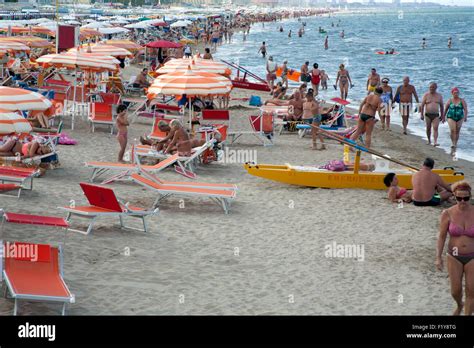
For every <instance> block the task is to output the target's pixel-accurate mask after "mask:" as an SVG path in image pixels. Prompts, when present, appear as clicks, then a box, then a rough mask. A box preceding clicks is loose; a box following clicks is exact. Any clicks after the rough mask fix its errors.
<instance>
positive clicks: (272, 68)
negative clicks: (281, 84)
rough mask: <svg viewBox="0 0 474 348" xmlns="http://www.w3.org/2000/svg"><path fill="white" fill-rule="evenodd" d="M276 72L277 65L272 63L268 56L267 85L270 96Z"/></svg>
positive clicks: (271, 58)
mask: <svg viewBox="0 0 474 348" xmlns="http://www.w3.org/2000/svg"><path fill="white" fill-rule="evenodd" d="M276 70H277V64H276V63H275V62H274V61H273V57H272V56H269V57H268V61H267V83H268V87H270V91H271V92H270V94H271V95H272V94H273V84H274V83H275V80H276Z"/></svg>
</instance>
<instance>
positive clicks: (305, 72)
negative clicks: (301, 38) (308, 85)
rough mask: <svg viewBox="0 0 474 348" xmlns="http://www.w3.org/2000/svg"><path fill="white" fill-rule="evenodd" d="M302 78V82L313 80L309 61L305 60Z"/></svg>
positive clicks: (302, 67)
mask: <svg viewBox="0 0 474 348" xmlns="http://www.w3.org/2000/svg"><path fill="white" fill-rule="evenodd" d="M300 80H301V82H311V75H310V74H309V62H305V63H304V64H303V65H302V66H301V72H300Z"/></svg>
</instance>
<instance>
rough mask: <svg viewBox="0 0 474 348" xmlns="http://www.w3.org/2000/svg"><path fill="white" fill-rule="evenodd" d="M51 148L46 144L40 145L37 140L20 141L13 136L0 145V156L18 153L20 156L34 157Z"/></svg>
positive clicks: (49, 150) (46, 152) (11, 155)
mask: <svg viewBox="0 0 474 348" xmlns="http://www.w3.org/2000/svg"><path fill="white" fill-rule="evenodd" d="M51 151H52V149H51V148H50V147H49V146H48V145H41V144H40V143H38V142H37V141H31V142H29V143H21V142H20V141H19V140H17V139H15V138H11V139H9V140H7V141H6V142H5V144H3V145H1V146H0V156H2V157H14V156H17V155H18V154H19V155H20V157H21V158H28V157H35V156H41V155H46V154H48V153H51Z"/></svg>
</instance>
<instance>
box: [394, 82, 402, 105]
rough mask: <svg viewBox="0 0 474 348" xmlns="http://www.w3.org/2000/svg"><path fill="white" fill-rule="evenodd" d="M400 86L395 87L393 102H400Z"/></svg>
mask: <svg viewBox="0 0 474 348" xmlns="http://www.w3.org/2000/svg"><path fill="white" fill-rule="evenodd" d="M401 88H402V86H398V88H397V91H398V92H397V94H395V98H393V101H394V102H395V103H400V89H401Z"/></svg>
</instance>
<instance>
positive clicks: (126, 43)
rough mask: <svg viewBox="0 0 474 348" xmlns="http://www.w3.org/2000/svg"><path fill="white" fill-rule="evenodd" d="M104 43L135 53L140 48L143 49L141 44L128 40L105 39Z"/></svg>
mask: <svg viewBox="0 0 474 348" xmlns="http://www.w3.org/2000/svg"><path fill="white" fill-rule="evenodd" d="M105 43H106V44H107V45H111V46H115V47H120V48H124V49H126V50H129V51H130V52H133V53H136V52H138V51H140V50H141V49H143V47H142V46H140V45H139V44H137V43H135V42H133V41H130V40H107V41H105Z"/></svg>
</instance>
